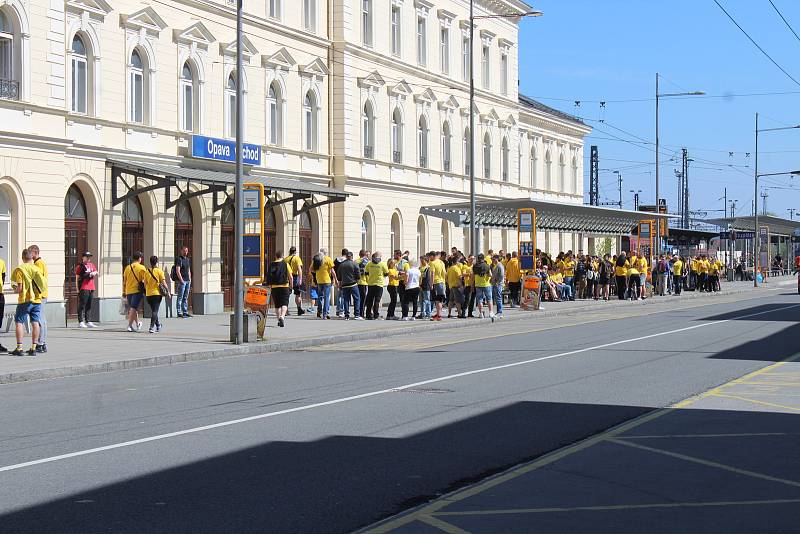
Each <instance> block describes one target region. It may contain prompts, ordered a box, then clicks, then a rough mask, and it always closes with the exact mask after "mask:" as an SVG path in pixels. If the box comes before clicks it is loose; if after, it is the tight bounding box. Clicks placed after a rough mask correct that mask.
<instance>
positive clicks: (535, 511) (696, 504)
mask: <svg viewBox="0 0 800 534" xmlns="http://www.w3.org/2000/svg"><path fill="white" fill-rule="evenodd" d="M793 503H800V499H772V500H764V501H719V502H668V503H654V504H619V505H608V506H572V507H563V508H510V509H506V510H469V511H463V512H436V516H437V517H446V516H450V517H453V516H471V515H472V516H475V515H512V514H543V513H554V512H555V513H558V512H586V511H588V512H594V511H606V510H642V509H647V508H702V507H706V506H758V505H764V504H793Z"/></svg>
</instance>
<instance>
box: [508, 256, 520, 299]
mask: <svg viewBox="0 0 800 534" xmlns="http://www.w3.org/2000/svg"><path fill="white" fill-rule="evenodd" d="M506 283H508V292H509V299H508V300H509V302H508V307H509V308H513V307H514V306H519V298H520V293H521V292H522V270H521V269H520V265H519V257H518V256H517V251H514V252H512V253H511V258H510V259H509V260H508V261H506Z"/></svg>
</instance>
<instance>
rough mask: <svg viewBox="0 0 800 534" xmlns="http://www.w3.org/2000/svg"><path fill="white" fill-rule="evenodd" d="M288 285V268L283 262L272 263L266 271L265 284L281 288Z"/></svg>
mask: <svg viewBox="0 0 800 534" xmlns="http://www.w3.org/2000/svg"><path fill="white" fill-rule="evenodd" d="M288 283H289V268H288V267H287V266H286V262H285V261H283V260H278V261H273V262H272V263H270V264H269V270H268V271H267V284H268V285H271V286H272V285H275V286H281V285H284V284H288Z"/></svg>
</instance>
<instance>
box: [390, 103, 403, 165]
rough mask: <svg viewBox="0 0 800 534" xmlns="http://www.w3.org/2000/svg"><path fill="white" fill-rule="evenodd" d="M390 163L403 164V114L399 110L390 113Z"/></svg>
mask: <svg viewBox="0 0 800 534" xmlns="http://www.w3.org/2000/svg"><path fill="white" fill-rule="evenodd" d="M391 134H392V162H393V163H396V164H402V163H403V114H402V113H401V112H400V109H399V108H395V109H394V111H393V112H392V132H391Z"/></svg>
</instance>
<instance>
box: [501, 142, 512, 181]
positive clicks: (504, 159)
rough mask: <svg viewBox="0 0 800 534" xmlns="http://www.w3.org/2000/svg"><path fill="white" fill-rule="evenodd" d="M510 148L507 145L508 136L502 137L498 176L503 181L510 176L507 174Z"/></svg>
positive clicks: (507, 179)
mask: <svg viewBox="0 0 800 534" xmlns="http://www.w3.org/2000/svg"><path fill="white" fill-rule="evenodd" d="M510 152H511V149H510V148H509V146H508V138H503V142H502V143H501V144H500V165H501V167H502V168H501V169H500V178H501V179H502V181H504V182H508V181H509V180H510V179H511V177H510V176H509V171H510V169H509V166H510V163H511V155H510Z"/></svg>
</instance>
